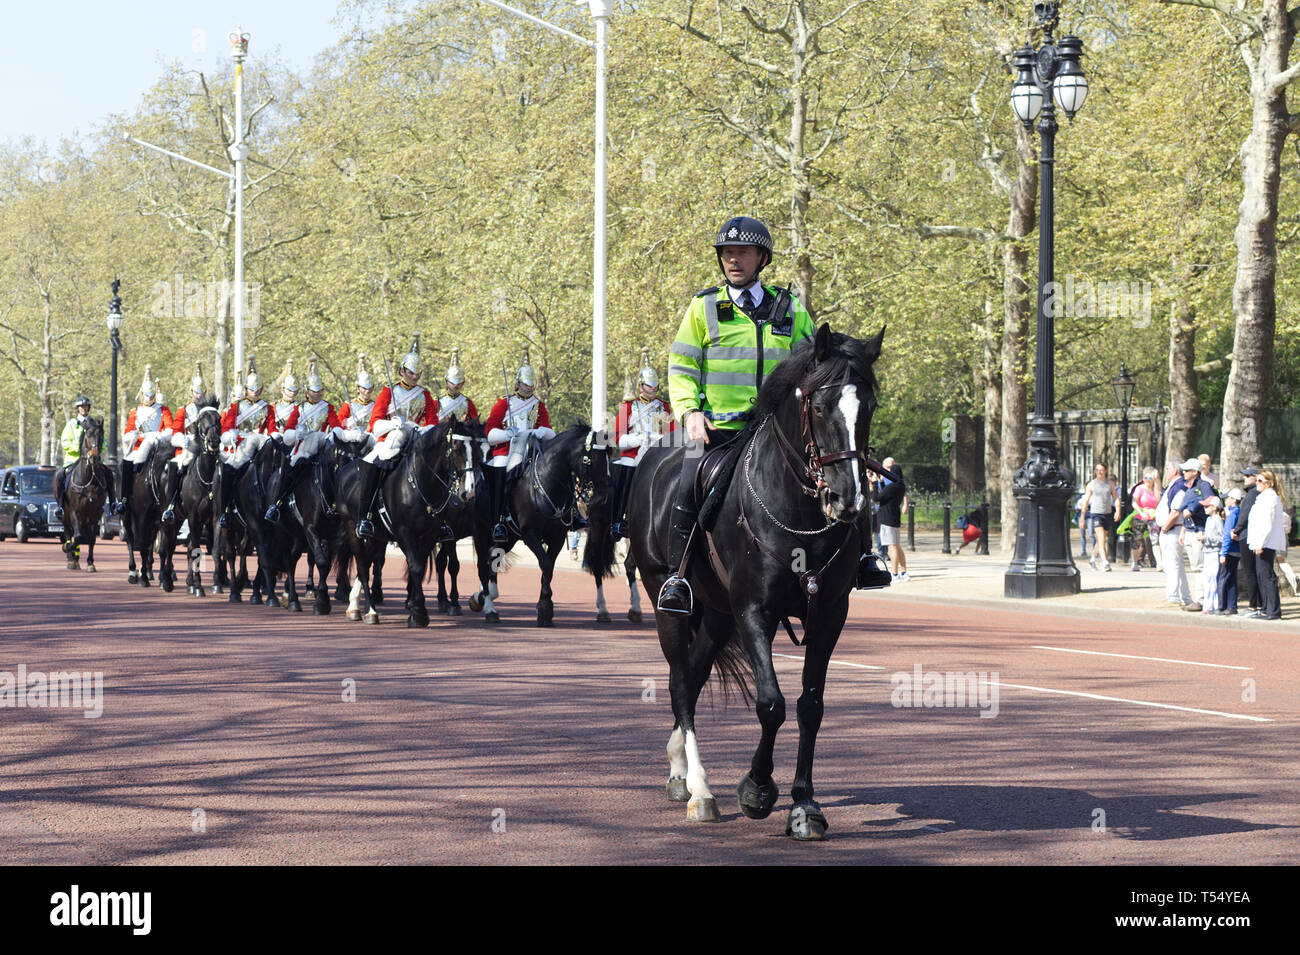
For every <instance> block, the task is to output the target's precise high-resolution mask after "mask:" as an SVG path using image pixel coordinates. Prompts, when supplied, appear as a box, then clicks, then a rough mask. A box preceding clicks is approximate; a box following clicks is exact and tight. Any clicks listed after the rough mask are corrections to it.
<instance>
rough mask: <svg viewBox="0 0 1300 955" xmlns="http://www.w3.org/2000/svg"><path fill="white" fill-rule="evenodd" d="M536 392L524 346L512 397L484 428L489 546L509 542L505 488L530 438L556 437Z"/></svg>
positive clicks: (494, 411) (500, 404) (498, 406)
mask: <svg viewBox="0 0 1300 955" xmlns="http://www.w3.org/2000/svg"><path fill="white" fill-rule="evenodd" d="M536 388H537V374H536V372H534V371H533V366H532V365H530V364H529V363H528V347H527V346H524V361H523V364H522V365H520V366H519V371H518V372H517V373H516V374H515V393H514V394H513V395H507V396H505V397H503V398H501V399H500V400H499V401H498V402H497V403H496V405H495V406H493V408H492V413H491V414H490V415H488V419H487V421H486V422H485V423H484V425H483V427H484V428H485V429H486V431H487V440H488V444H489V445H490V446H491V456H490V457H489V458H488V462H487V463H488V465H489V466H488V469H487V471H486V476H487V480H488V483H489V485H490V487H491V491H492V513H493V514H495V515H496V518H497V521H496V524H494V525H493V527H492V542H493V543H495V544H505V543H506V541H507V540H508V538H507V535H506V523H507V522H508V521H509V519H510V518H509V514H508V510H509V505H508V504H507V503H506V484H507V482H508V481H509V480H511V479H513V478H514V476H515V475H514V474H513V473H512V472H513V470H514V469H515V468H517V467H518V465H519V464H520V463H521V462H522V461H523V459H524V452H525V450H526V449H527V447H528V438H529V436H530V435H534V434H535V435H537V437H539V438H553V437H555V432H554V431H552V430H551V416H550V415H549V414H547V411H546V405H545V403H544V402H543V401H542V400H541V399H540V398H538V397H537V396H536V395H535V394H534V393H533V392H534V391H535V390H536Z"/></svg>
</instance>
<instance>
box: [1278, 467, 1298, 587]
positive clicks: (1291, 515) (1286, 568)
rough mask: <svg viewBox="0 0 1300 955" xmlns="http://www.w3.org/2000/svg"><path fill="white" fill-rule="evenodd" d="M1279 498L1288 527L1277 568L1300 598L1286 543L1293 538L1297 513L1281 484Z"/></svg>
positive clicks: (1286, 527) (1285, 529) (1283, 537)
mask: <svg viewBox="0 0 1300 955" xmlns="http://www.w3.org/2000/svg"><path fill="white" fill-rule="evenodd" d="M1277 496H1278V497H1280V498H1281V499H1282V509H1283V510H1284V511H1285V512H1286V522H1285V523H1286V526H1285V528H1284V529H1283V532H1282V549H1281V550H1279V551H1278V552H1277V567H1278V570H1280V571H1282V575H1283V576H1284V577H1286V582H1287V583H1288V584H1289V585H1290V587H1291V596H1292V597H1300V587H1297V586H1296V576H1295V571H1294V570H1292V569H1291V565H1290V564H1289V563H1287V559H1286V543H1287V541H1288V540H1290V538H1291V527H1292V526H1293V522H1294V520H1295V511H1294V509H1293V508H1292V507H1291V506H1290V505H1289V504H1288V503H1287V499H1286V492H1285V491H1284V490H1283V489H1282V486H1281V485H1280V484H1279V485H1278V488H1277Z"/></svg>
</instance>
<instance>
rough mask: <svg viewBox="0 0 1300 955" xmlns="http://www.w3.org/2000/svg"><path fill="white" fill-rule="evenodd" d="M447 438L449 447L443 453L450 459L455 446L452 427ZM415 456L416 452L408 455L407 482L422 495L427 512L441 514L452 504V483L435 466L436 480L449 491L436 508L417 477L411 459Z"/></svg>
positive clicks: (433, 515)
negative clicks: (452, 442) (452, 438)
mask: <svg viewBox="0 0 1300 955" xmlns="http://www.w3.org/2000/svg"><path fill="white" fill-rule="evenodd" d="M447 439H448V440H447V449H446V451H444V452H443V454H444V455H445V456H446V457H447V458H448V459H449V460H450V458H451V455H452V453H453V448H452V444H451V429H448V430H447ZM411 451H412V452H414V451H415V448H414V446H412V448H411ZM413 457H414V453H412V454H408V455H407V456H406V483H407V484H409V485H411V487H412V488H413V489H414V490H415V493H416V494H418V495H419V496H420V501H421V502H422V503H423V504H424V510H425V513H426V514H428V515H430V516H431V517H437V516H438V515H439V514H441V513H442V512H443V511H445V510H446V509H447V506H448V505H449V504H451V497H452V488H451V484H449V483H448V482H446V481H444V480H443V479H442V478H440V477H438V471H437V469H436V468H434V471H433V477H434V480H435V481H437V482H438V483H439V484H441V485H442V489H443V490H444V491H446V492H447V493H446V497H445V498H444V499H443V502H442V503H441V504H440V505H438V507H437V508H436V509H435V508H434V506H433V504H432V503H431V502H430V501H429V498H428V495H426V494H425V493H424V489H423V488H421V487H420V479H419V478H418V477H416V475H415V466H414V465H413V464H412V463H411V459H412V458H413Z"/></svg>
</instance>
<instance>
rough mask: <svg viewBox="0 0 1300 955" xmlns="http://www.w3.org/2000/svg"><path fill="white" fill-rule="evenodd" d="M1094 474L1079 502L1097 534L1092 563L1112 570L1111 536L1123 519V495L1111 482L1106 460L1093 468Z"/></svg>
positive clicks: (1094, 567) (1095, 567)
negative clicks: (1121, 506) (1108, 539)
mask: <svg viewBox="0 0 1300 955" xmlns="http://www.w3.org/2000/svg"><path fill="white" fill-rule="evenodd" d="M1093 474H1094V477H1093V479H1092V481H1090V482H1089V484H1088V486H1087V488H1085V489H1084V492H1083V501H1082V502H1081V503H1080V505H1079V506H1080V509H1081V510H1082V511H1083V513H1084V516H1085V519H1086V520H1087V522H1088V528H1089V530H1091V531H1092V532H1093V535H1094V541H1093V553H1091V554H1089V556H1088V566H1090V567H1091V568H1092V569H1093V570H1097V569H1098V564H1100V569H1101V570H1105V571H1109V570H1110V561H1109V560H1108V559H1107V556H1108V554H1109V553H1110V551H1109V549H1108V546H1107V538H1108V535H1110V534H1112V533H1114V531H1115V525H1116V524H1118V523H1119V495H1118V494H1116V493H1115V485H1113V484H1111V483H1110V478H1109V476H1108V475H1107V473H1106V465H1105V464H1098V465H1097V466H1096V467H1095V468H1093Z"/></svg>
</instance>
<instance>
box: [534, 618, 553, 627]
mask: <svg viewBox="0 0 1300 955" xmlns="http://www.w3.org/2000/svg"><path fill="white" fill-rule="evenodd" d="M537 626H539V627H554V626H555V621H554V620H541V619H539V620H538V621H537Z"/></svg>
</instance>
